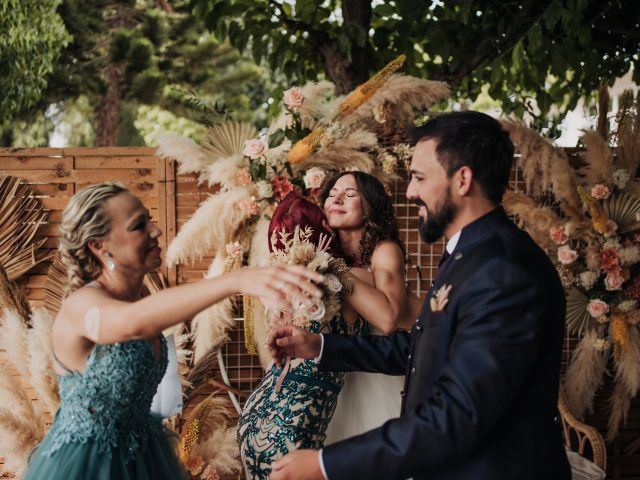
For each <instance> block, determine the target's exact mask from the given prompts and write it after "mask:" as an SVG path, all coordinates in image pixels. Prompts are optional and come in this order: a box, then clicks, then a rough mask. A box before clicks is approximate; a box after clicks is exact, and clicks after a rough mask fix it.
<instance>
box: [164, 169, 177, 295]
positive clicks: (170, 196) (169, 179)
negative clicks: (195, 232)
mask: <svg viewBox="0 0 640 480" xmlns="http://www.w3.org/2000/svg"><path fill="white" fill-rule="evenodd" d="M175 180H176V162H175V160H165V182H166V183H165V189H166V190H165V191H166V198H167V201H166V204H165V208H166V212H165V214H166V219H167V223H166V227H167V231H166V232H165V236H166V238H167V242H168V243H169V244H170V243H171V242H172V241H173V239H174V238H175V236H176V233H177V228H178V221H177V218H178V216H177V212H176V181H175ZM167 279H168V282H169V285H177V284H178V269H177V268H176V267H175V266H173V267H171V268H170V269H168V271H167Z"/></svg>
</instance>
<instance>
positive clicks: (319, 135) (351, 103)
mask: <svg viewBox="0 0 640 480" xmlns="http://www.w3.org/2000/svg"><path fill="white" fill-rule="evenodd" d="M406 59H407V57H406V56H405V55H400V56H399V57H398V58H396V59H395V60H393V61H392V62H389V63H388V64H387V65H386V66H385V67H384V68H383V69H382V70H380V71H379V72H378V73H376V74H375V75H374V76H373V77H371V78H370V79H369V80H367V81H366V82H365V83H363V84H362V85H359V86H358V87H357V88H356V89H355V90H354V91H353V92H352V93H351V94H350V95H349V96H348V97H347V98H346V99H345V100H344V101H343V102H342V103H341V104H340V106H339V107H338V114H337V115H336V117H335V118H334V120H336V119H338V118H342V117H345V116H346V115H349V114H350V113H352V112H354V111H355V110H356V109H357V108H358V107H359V106H360V105H362V104H363V103H365V102H366V101H367V100H369V99H370V98H371V96H372V95H373V94H374V93H376V92H377V91H378V90H379V89H380V87H382V85H384V84H385V82H386V81H387V80H389V77H391V75H393V74H394V73H395V72H396V70H398V69H399V68H400V67H401V66H402V65H403V64H404V62H405V60H406ZM326 130H327V129H326V127H324V126H322V127H318V128H316V129H315V130H314V131H313V132H311V133H310V134H309V135H307V136H306V137H304V138H303V139H302V140H298V141H297V142H296V143H295V145H294V146H293V147H292V148H291V150H289V153H287V161H288V162H289V163H290V164H291V165H296V164H298V163H300V162H301V161H303V160H304V159H305V158H307V157H308V156H309V155H311V154H312V153H313V151H314V150H315V149H316V147H317V146H318V145H320V143H321V142H322V140H323V138H324V135H325V133H326Z"/></svg>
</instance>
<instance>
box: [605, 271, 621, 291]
mask: <svg viewBox="0 0 640 480" xmlns="http://www.w3.org/2000/svg"><path fill="white" fill-rule="evenodd" d="M623 283H624V277H623V276H622V275H618V274H617V273H614V274H611V275H607V276H606V277H605V279H604V286H605V287H606V288H607V290H620V288H621V287H622V284H623Z"/></svg>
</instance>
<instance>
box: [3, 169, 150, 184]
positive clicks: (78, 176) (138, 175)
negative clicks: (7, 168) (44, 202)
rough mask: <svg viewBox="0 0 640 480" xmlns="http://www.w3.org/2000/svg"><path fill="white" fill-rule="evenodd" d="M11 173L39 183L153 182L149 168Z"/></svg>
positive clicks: (17, 171)
mask: <svg viewBox="0 0 640 480" xmlns="http://www.w3.org/2000/svg"><path fill="white" fill-rule="evenodd" d="M11 174H12V175H13V176H16V177H23V178H26V179H28V180H29V181H30V182H41V183H83V182H84V183H99V182H104V181H106V180H110V181H120V182H124V183H126V184H129V183H132V184H136V183H144V182H148V183H150V184H151V185H153V184H154V183H155V172H154V171H153V169H150V168H140V169H135V170H131V169H125V168H117V169H116V168H114V169H110V170H109V171H108V172H104V171H101V170H55V169H50V170H44V169H42V170H40V169H38V170H12V172H11Z"/></svg>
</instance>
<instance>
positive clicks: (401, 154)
mask: <svg viewBox="0 0 640 480" xmlns="http://www.w3.org/2000/svg"><path fill="white" fill-rule="evenodd" d="M392 150H393V153H395V154H396V155H398V158H399V159H400V160H401V161H403V162H406V161H407V160H411V157H412V156H413V147H412V146H411V145H409V144H408V143H399V144H397V145H394V146H393V148H392Z"/></svg>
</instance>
